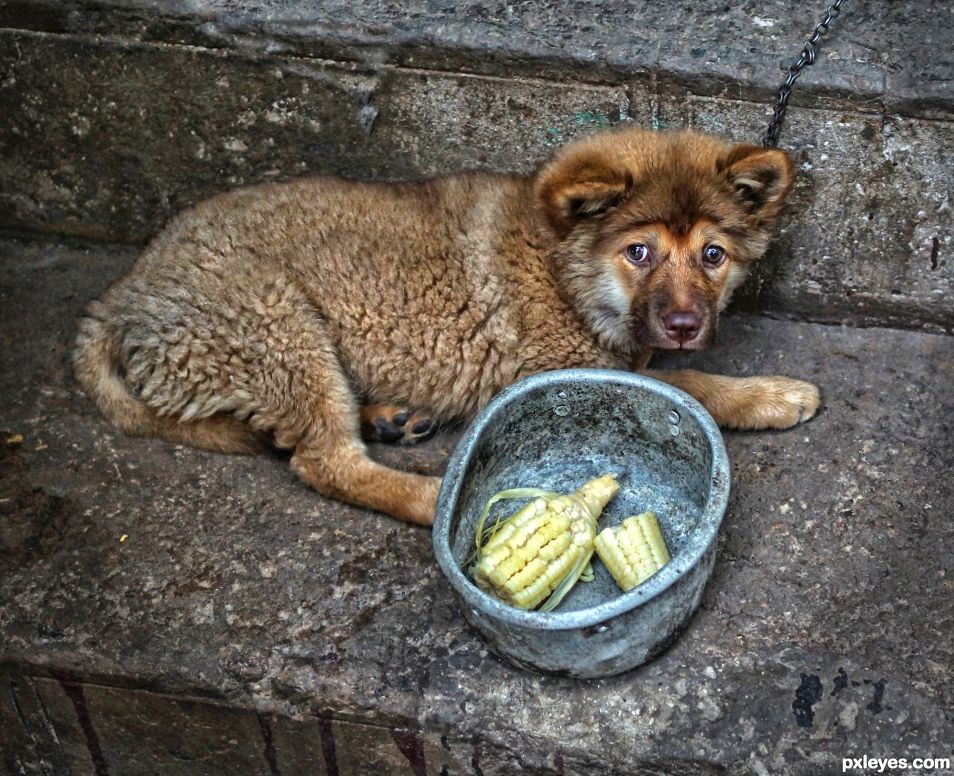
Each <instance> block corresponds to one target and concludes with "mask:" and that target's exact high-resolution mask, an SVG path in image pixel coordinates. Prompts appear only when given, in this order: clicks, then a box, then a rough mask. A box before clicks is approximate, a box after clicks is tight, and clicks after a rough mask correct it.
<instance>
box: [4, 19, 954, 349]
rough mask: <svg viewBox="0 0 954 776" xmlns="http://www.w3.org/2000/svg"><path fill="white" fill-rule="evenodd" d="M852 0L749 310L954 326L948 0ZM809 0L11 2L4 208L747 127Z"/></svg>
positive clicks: (108, 201) (194, 196)
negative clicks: (636, 134) (589, 136)
mask: <svg viewBox="0 0 954 776" xmlns="http://www.w3.org/2000/svg"><path fill="white" fill-rule="evenodd" d="M845 9H846V11H845V16H844V17H843V19H841V20H839V22H838V25H839V26H837V27H836V28H835V29H834V30H833V32H832V34H831V36H830V38H829V39H828V40H826V43H825V47H824V52H823V57H822V59H821V60H820V62H819V63H818V64H817V65H816V66H815V67H813V68H809V69H808V70H806V71H805V74H804V75H803V77H802V79H801V80H800V81H799V84H798V86H797V88H796V90H795V92H794V97H793V102H794V104H795V105H796V107H794V108H793V109H792V110H791V111H790V115H789V119H788V121H787V124H786V127H785V130H784V133H783V138H782V143H783V145H784V146H786V147H787V148H789V149H790V150H791V151H792V152H793V154H794V155H795V157H796V158H797V160H798V167H799V179H798V184H797V196H796V197H795V198H794V203H793V207H792V208H791V211H790V217H789V218H788V220H787V222H786V224H785V227H784V234H783V238H782V240H781V241H779V243H778V245H777V246H776V248H775V249H774V250H773V251H772V252H771V253H770V255H769V256H768V257H767V259H766V261H765V262H764V263H763V265H762V268H761V270H760V272H759V274H758V277H757V278H756V279H755V280H753V282H752V283H750V284H749V285H748V286H747V287H746V289H745V293H743V294H742V295H741V296H740V305H741V307H740V309H744V310H747V311H756V312H768V313H769V314H772V315H782V316H789V317H801V318H807V319H811V320H818V321H828V322H832V321H836V322H837V321H841V320H844V321H848V322H851V323H855V324H861V325H889V326H904V327H908V328H923V329H925V330H929V331H946V332H951V331H954V301H952V300H954V296H952V294H951V293H950V291H951V286H952V284H954V262H952V261H951V250H952V245H954V243H952V236H954V229H952V223H954V218H952V215H951V212H952V211H951V196H952V180H954V173H952V169H951V165H950V163H949V160H950V158H951V156H952V154H954V129H952V126H954V125H952V122H951V119H952V117H954V110H952V105H954V89H952V87H951V72H952V67H954V65H952V63H951V60H950V47H949V46H947V45H945V44H944V43H943V42H944V41H948V40H950V39H951V37H952V36H954V6H952V5H951V4H950V3H942V2H936V3H914V2H892V3H888V2H882V3H878V2H874V3H864V4H862V3H849V4H847V5H846V6H845ZM819 11H820V9H818V8H814V7H812V6H811V4H800V5H798V4H796V5H795V6H792V5H791V4H786V3H782V2H781V1H780V0H771V1H770V2H768V3H765V2H758V3H756V2H746V3H735V4H728V3H716V2H706V3H682V4H677V5H676V6H670V7H667V11H666V12H662V11H660V8H659V7H658V6H656V5H655V4H650V3H641V4H637V3H625V2H603V3H599V4H592V3H560V4H546V3H543V4H535V3H525V4H515V5H513V4H511V5H506V6H505V5H503V4H499V5H498V4H490V3H477V4H472V5H470V6H468V7H467V9H466V10H465V11H462V10H461V9H459V8H457V7H452V6H445V4H440V3H426V2H414V3H402V4H393V3H390V4H389V3H377V2H372V3H361V4H346V3H339V2H332V3H326V2H322V3H315V2H305V3H299V2H296V3H287V2H279V1H278V0H271V2H265V3H257V4H255V5H250V4H246V3H242V2H233V1H231V0H230V1H229V2H213V1H212V0H203V2H201V3H192V2H190V3H182V2H171V0H167V1H166V2H162V3H145V2H139V1H138V0H114V1H113V2H96V3H92V2H85V1H83V0H72V1H71V2H65V3H60V2H57V3H53V2H47V1H46V0H19V2H9V1H7V2H3V0H0V25H2V26H5V27H7V28H8V29H6V30H4V31H2V32H0V112H2V114H3V115H5V116H6V117H7V121H6V122H5V123H4V124H3V125H2V126H0V152H2V159H3V161H2V162H0V228H6V229H10V230H19V231H28V232H59V233H67V234H70V235H73V236H80V237H86V238H94V239H101V240H110V241H123V242H131V243H141V242H143V241H145V240H147V239H148V238H149V237H150V236H152V235H153V234H155V233H156V232H157V231H158V229H159V228H160V227H161V225H162V224H163V223H165V222H166V221H167V220H168V219H169V218H170V217H171V216H172V215H173V214H174V213H175V212H177V211H179V210H181V209H182V208H184V207H186V206H188V205H189V204H191V203H193V202H195V201H197V200H199V199H202V198H204V197H206V196H208V195H210V194H212V193H215V192H218V191H221V190H224V189H227V188H230V187H233V186H237V185H241V184H245V183H254V182H260V181H266V180H275V179H284V178H288V177H291V176H294V175H299V174H304V173H314V172H327V173H336V174H344V175H348V176H354V177H363V178H392V179H397V178H419V177H422V176H427V175H433V174H438V173H444V172H453V171H457V170H461V169H467V168H475V167H482V168H490V169H496V170H515V171H523V172H526V171H530V170H531V169H532V168H533V167H534V165H535V164H536V163H537V162H538V161H539V160H541V159H542V158H544V157H545V156H546V155H547V154H548V153H549V152H550V151H551V149H552V148H553V147H554V146H555V145H558V144H560V143H563V142H565V141H567V140H570V139H572V138H573V137H574V136H576V135H578V134H581V133H586V132H591V131H594V130H596V129H598V128H600V127H603V126H610V125H613V124H615V123H617V122H619V121H626V120H629V121H635V122H637V123H640V124H643V125H645V126H651V127H658V128H675V127H680V126H686V125H690V126H695V127H698V128H701V129H704V130H706V131H711V132H715V133H718V134H723V135H727V136H730V137H733V138H735V139H738V140H749V141H752V140H757V139H758V138H759V137H760V136H761V134H762V132H763V131H764V128H765V124H766V122H767V118H768V115H769V114H770V105H771V102H772V101H773V99H774V91H775V86H776V85H777V81H778V80H779V77H780V71H779V68H778V64H779V62H780V61H781V60H790V59H792V58H794V57H795V56H796V55H797V53H798V51H799V48H800V46H801V40H802V38H803V37H804V34H805V33H806V32H807V31H809V30H810V29H811V28H812V26H813V24H814V21H815V19H816V16H817V15H818V13H819ZM621 31H625V37H624V36H623V35H622V34H621ZM799 106H801V107H799Z"/></svg>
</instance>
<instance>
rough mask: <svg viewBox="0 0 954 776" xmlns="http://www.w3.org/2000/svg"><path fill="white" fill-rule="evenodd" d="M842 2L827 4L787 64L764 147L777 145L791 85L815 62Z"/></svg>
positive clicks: (840, 0)
mask: <svg viewBox="0 0 954 776" xmlns="http://www.w3.org/2000/svg"><path fill="white" fill-rule="evenodd" d="M844 2H845V0H835V2H834V3H832V4H831V5H830V6H828V10H827V11H826V12H825V18H824V19H822V20H821V22H819V24H818V26H817V27H816V28H815V31H814V32H813V33H812V36H811V37H810V38H809V39H808V41H807V42H806V43H805V48H803V49H802V53H801V56H799V58H798V61H796V62H795V63H794V64H791V65H789V66H788V75H787V76H786V78H785V80H784V81H783V82H782V85H781V86H780V87H779V90H778V102H776V103H775V114H774V115H773V116H772V121H771V122H769V125H768V129H767V130H766V131H765V137H764V138H763V139H762V145H763V146H765V147H766V148H774V147H775V146H777V145H778V135H779V132H781V130H782V121H783V120H784V118H785V111H786V109H787V108H788V97H789V95H790V94H791V93H792V87H793V86H795V82H796V81H797V80H798V77H799V76H800V75H801V74H802V70H803V69H804V68H805V67H807V66H808V65H813V64H815V59H816V58H817V56H818V44H819V42H820V41H821V38H822V35H824V34H825V33H826V32H828V26H829V25H830V24H831V23H832V22H833V21H834V20H835V19H836V18H837V17H838V12H839V11H840V10H841V4H842V3H844Z"/></svg>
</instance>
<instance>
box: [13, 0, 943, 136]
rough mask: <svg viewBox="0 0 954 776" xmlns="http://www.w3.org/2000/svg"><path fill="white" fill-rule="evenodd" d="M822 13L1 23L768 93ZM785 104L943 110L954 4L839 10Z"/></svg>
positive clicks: (573, 12)
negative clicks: (820, 50) (815, 61)
mask: <svg viewBox="0 0 954 776" xmlns="http://www.w3.org/2000/svg"><path fill="white" fill-rule="evenodd" d="M825 5H827V4H826V3H798V4H793V3H790V2H785V0H745V1H744V2H736V3H726V2H713V1H712V0H708V1H707V2H679V3H670V4H667V5H666V6H660V5H659V4H657V3H647V2H632V1H629V2H627V1H625V0H601V2H596V3H593V2H585V1H584V0H569V1H564V2H541V3H504V2H474V3H469V4H467V5H466V6H460V5H455V4H453V3H445V2H439V1H437V0H412V1H411V2H402V3H391V2H385V0H369V1H367V2H361V3H352V2H347V0H332V1H331V2H329V1H328V0H304V1H302V0H264V1H262V0H259V1H258V2H249V1H248V0H197V1H189V2H186V1H185V0H160V1H159V2H151V1H147V0H67V1H66V2H62V1H61V0H4V2H2V3H0V25H2V26H4V27H10V28H16V29H31V30H37V31H44V32H55V33H67V32H69V33H79V34H89V33H101V34H120V35H124V36H128V37H132V38H136V39H139V40H149V41H158V42H165V43H178V44H183V43H185V44H192V45H201V46H206V47H221V48H232V49H241V50H246V51H253V52H263V53H267V54H283V55H291V56H304V57H308V58H320V59H335V60H341V61H348V62H356V63H362V64H365V65H372V66H378V65H381V64H392V65H400V66H405V67H421V68H426V69H436V70H462V71H469V72H480V73H485V74H491V75H501V76H505V77H511V76H513V75H515V74H522V75H543V76H546V77H565V76H568V75H569V76H570V77H573V78H579V79H582V80H588V81H601V82H606V81H613V80H628V79H629V78H631V77H632V76H633V75H636V76H638V77H641V78H646V77H647V76H648V74H649V73H654V74H656V77H658V78H663V79H668V80H672V81H674V82H688V83H691V84H692V86H693V88H694V89H695V90H696V91H697V92H699V93H715V92H720V91H725V92H727V93H731V94H733V95H736V96H739V97H742V96H745V97H755V98H756V99H758V100H762V99H765V95H766V91H767V90H768V91H773V90H774V89H775V87H777V86H778V83H779V81H780V80H781V79H780V78H779V66H780V63H782V62H785V63H786V64H787V63H788V62H791V61H793V60H794V59H795V58H796V57H797V55H798V53H799V52H800V49H801V47H802V44H803V42H804V41H805V39H806V38H807V37H808V35H809V33H810V32H811V31H812V29H813V28H814V27H815V25H816V24H817V23H818V21H819V20H820V19H821V16H822V11H823V10H824V7H825ZM833 30H835V31H836V33H835V34H832V35H831V36H829V38H828V39H827V40H826V41H825V43H824V50H825V58H826V66H825V67H824V68H820V67H819V68H814V69H812V68H809V69H808V70H807V71H806V72H805V74H804V76H803V79H802V82H801V84H800V91H799V92H796V97H795V100H796V102H798V101H799V100H804V101H806V102H805V104H809V105H811V104H814V103H815V101H816V100H817V99H831V100H835V101H841V102H842V103H843V104H857V105H861V106H864V107H865V108H866V109H868V110H874V111H877V110H886V111H888V112H891V113H899V114H901V115H914V116H926V117H934V118H951V117H952V116H954V90H952V82H954V61H952V59H951V55H950V48H949V43H950V33H951V31H952V30H954V8H952V6H951V5H950V3H947V2H943V0H933V1H931V2H915V1H914V0H904V1H903V2H897V1H896V0H874V2H864V3H861V2H849V3H847V4H846V6H845V8H844V9H843V12H842V18H841V19H839V20H837V21H836V22H835V23H834V26H833Z"/></svg>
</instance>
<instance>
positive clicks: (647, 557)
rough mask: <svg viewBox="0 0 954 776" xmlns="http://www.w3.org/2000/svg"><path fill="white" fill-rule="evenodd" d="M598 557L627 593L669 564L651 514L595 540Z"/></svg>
mask: <svg viewBox="0 0 954 776" xmlns="http://www.w3.org/2000/svg"><path fill="white" fill-rule="evenodd" d="M595 545H596V554H597V555H598V556H599V558H600V560H601V561H603V563H604V564H606V568H608V569H609V572H610V574H612V575H613V579H615V580H616V584H618V585H619V586H620V587H621V588H623V590H624V591H629V590H632V589H633V588H634V587H636V586H637V585H639V584H642V583H643V582H645V581H646V580H647V579H649V578H650V577H651V576H652V575H653V574H655V573H656V572H657V571H659V569H661V568H662V567H663V566H665V565H666V564H667V563H669V550H668V549H666V542H665V540H664V539H663V535H662V532H661V531H660V530H659V521H658V520H657V519H656V515H655V514H654V513H652V512H643V513H642V514H641V515H636V516H634V517H628V518H626V519H625V520H624V521H623V523H622V525H618V526H616V527H615V528H604V529H603V530H602V531H600V533H599V535H598V536H597V537H596V541H595Z"/></svg>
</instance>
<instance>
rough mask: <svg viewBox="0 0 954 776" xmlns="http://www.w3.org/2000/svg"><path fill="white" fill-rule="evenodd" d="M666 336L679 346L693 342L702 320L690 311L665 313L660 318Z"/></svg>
mask: <svg viewBox="0 0 954 776" xmlns="http://www.w3.org/2000/svg"><path fill="white" fill-rule="evenodd" d="M662 322H663V326H664V327H665V328H666V336H667V337H669V339H671V340H674V341H675V342H678V343H679V344H680V345H681V344H683V343H685V342H689V341H690V340H694V339H695V338H696V337H697V336H698V335H699V330H700V329H701V328H702V318H700V317H699V314H698V313H695V312H693V311H691V310H677V311H675V312H671V313H666V314H665V315H664V316H663V318H662Z"/></svg>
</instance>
